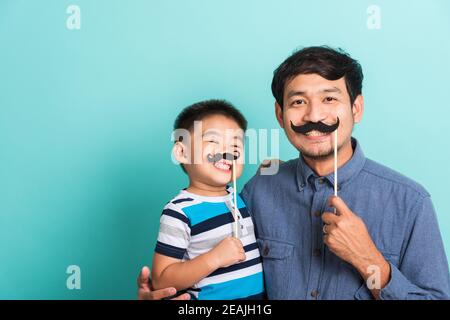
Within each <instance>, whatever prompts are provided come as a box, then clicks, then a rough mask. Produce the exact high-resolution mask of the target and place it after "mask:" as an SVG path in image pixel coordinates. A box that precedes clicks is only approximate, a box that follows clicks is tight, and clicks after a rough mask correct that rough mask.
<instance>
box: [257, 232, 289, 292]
mask: <svg viewBox="0 0 450 320" xmlns="http://www.w3.org/2000/svg"><path fill="white" fill-rule="evenodd" d="M257 242H258V247H259V250H260V252H261V257H262V261H263V270H264V279H265V285H266V292H267V296H268V298H269V299H274V300H282V299H288V295H289V292H290V291H291V285H292V284H291V275H292V255H293V252H294V245H293V244H291V243H287V242H283V241H279V240H273V239H257Z"/></svg>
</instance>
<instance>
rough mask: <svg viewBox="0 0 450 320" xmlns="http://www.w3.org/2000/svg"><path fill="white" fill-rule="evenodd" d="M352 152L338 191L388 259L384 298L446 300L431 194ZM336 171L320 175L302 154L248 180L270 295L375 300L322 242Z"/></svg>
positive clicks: (246, 193)
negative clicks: (266, 173)
mask: <svg viewBox="0 0 450 320" xmlns="http://www.w3.org/2000/svg"><path fill="white" fill-rule="evenodd" d="M352 144H353V148H354V153H353V156H352V158H351V160H349V161H348V162H347V163H346V164H345V165H344V166H342V167H341V168H339V169H338V186H339V192H338V195H339V196H340V197H341V198H342V199H343V200H344V201H345V202H346V204H347V205H348V207H349V208H350V209H351V210H352V211H353V212H354V213H355V214H357V215H359V216H360V217H361V218H362V219H363V221H364V222H365V224H366V226H367V229H368V230H369V233H370V235H371V237H372V239H373V241H374V242H375V245H376V246H377V248H378V249H379V250H380V251H381V253H382V254H383V256H384V257H385V259H386V260H387V261H388V262H389V264H390V266H391V277H390V280H389V282H388V284H387V285H386V286H385V287H384V288H383V289H382V290H381V293H380V298H381V299H449V296H450V280H449V278H450V277H449V270H448V263H447V258H446V256H445V252H444V246H443V242H442V238H441V235H440V232H439V226H438V222H437V218H436V215H435V212H434V209H433V205H432V202H431V200H430V195H429V194H428V193H427V191H426V190H425V189H424V188H423V187H421V186H420V185H419V184H417V183H415V182H413V181H412V180H410V179H408V178H406V177H404V176H402V175H401V174H399V173H397V172H395V171H393V170H391V169H389V168H386V167H384V166H382V165H380V164H377V163H376V162H374V161H372V160H369V159H367V158H365V156H364V154H363V152H362V150H361V147H360V146H359V144H358V143H357V141H356V140H355V139H352ZM332 195H333V174H330V175H328V176H326V177H319V176H317V175H316V174H315V173H314V172H313V171H312V170H311V168H310V167H309V166H308V165H306V163H305V162H304V161H303V160H302V157H300V158H298V159H294V160H291V161H289V162H286V163H283V164H282V165H280V168H279V171H278V173H277V174H276V175H256V176H254V177H253V178H252V179H251V180H250V181H249V182H248V183H247V184H246V185H245V187H244V189H243V191H242V196H243V197H244V199H245V201H246V203H247V206H248V208H249V209H250V212H251V213H252V216H253V219H254V223H255V227H256V236H257V238H258V240H257V241H258V245H259V248H260V250H261V254H262V258H263V267H264V274H265V284H266V291H267V295H268V298H269V299H373V296H372V295H371V293H370V291H369V289H368V288H367V286H366V284H365V283H364V281H363V279H362V277H361V276H360V274H359V273H358V272H357V271H356V269H355V268H353V266H352V265H350V264H348V263H347V262H344V261H343V260H341V259H340V258H338V257H337V256H336V255H335V254H333V253H332V252H331V251H330V250H329V249H328V247H327V246H326V245H324V243H323V233H322V226H323V222H322V219H321V214H322V213H323V212H324V211H331V210H332V208H329V207H327V204H326V202H327V199H328V197H330V196H332Z"/></svg>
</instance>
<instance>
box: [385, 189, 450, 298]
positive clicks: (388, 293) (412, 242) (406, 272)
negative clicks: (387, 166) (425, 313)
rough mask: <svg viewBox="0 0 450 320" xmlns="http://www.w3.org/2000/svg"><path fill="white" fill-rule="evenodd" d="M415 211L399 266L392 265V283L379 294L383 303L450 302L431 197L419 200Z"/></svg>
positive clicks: (442, 249)
mask: <svg viewBox="0 0 450 320" xmlns="http://www.w3.org/2000/svg"><path fill="white" fill-rule="evenodd" d="M415 210H416V211H417V214H415V217H416V218H415V221H414V223H413V225H412V229H411V232H410V236H409V239H406V242H405V246H404V249H403V250H402V251H403V252H404V253H403V254H402V255H401V260H400V263H399V266H398V267H397V266H395V265H394V264H392V263H390V266H391V278H390V281H389V282H388V284H387V285H386V286H385V287H384V288H383V289H382V290H381V291H380V298H381V299H383V300H394V299H395V300H397V299H398V300H425V299H427V300H428V299H449V298H450V279H449V269H448V262H447V258H446V255H445V250H444V245H443V242H442V238H441V234H440V232H439V225H438V221H437V217H436V214H435V211H434V208H433V204H432V202H431V199H430V197H429V196H426V197H423V198H421V199H419V200H418V202H417V204H416V206H415Z"/></svg>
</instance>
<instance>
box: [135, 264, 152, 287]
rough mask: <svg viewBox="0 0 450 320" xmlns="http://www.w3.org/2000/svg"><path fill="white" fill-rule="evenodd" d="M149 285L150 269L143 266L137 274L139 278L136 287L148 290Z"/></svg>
mask: <svg viewBox="0 0 450 320" xmlns="http://www.w3.org/2000/svg"><path fill="white" fill-rule="evenodd" d="M149 283H150V269H149V268H148V267H147V266H145V267H143V268H142V270H141V272H140V273H139V277H138V278H137V285H138V287H139V288H141V289H150V287H149Z"/></svg>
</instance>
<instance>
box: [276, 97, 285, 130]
mask: <svg viewBox="0 0 450 320" xmlns="http://www.w3.org/2000/svg"><path fill="white" fill-rule="evenodd" d="M275 115H276V117H277V120H278V124H279V125H280V127H282V128H283V129H284V124H283V109H281V107H280V105H279V104H278V102H275Z"/></svg>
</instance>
